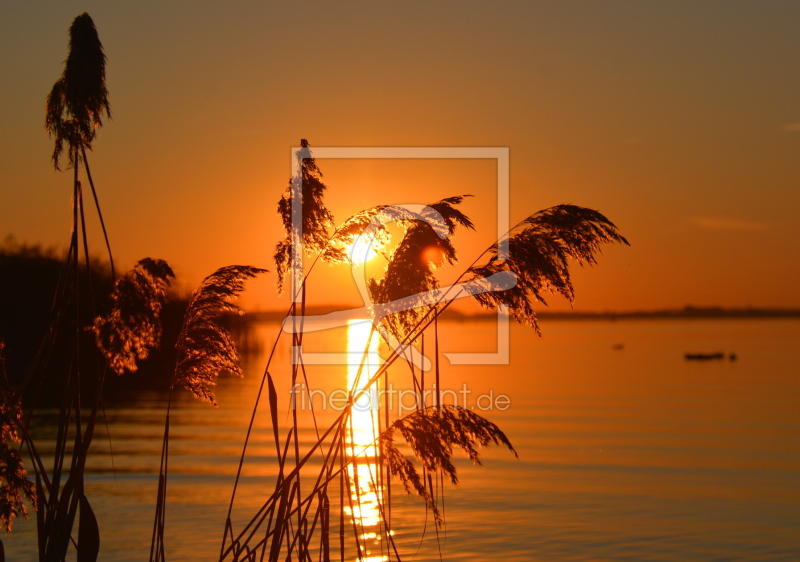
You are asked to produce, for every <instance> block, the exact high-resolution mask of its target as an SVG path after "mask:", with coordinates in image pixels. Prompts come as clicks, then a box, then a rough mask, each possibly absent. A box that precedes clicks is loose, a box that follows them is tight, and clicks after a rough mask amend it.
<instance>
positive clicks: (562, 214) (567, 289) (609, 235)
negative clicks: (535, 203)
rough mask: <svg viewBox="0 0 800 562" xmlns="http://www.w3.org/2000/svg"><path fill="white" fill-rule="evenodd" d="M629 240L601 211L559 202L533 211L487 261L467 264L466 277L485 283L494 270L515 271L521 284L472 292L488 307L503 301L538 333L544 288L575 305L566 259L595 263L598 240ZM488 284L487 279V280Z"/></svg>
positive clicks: (543, 301)
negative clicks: (538, 311)
mask: <svg viewBox="0 0 800 562" xmlns="http://www.w3.org/2000/svg"><path fill="white" fill-rule="evenodd" d="M608 242H619V243H622V244H626V245H628V241H627V240H626V239H625V238H624V237H623V236H621V235H620V234H619V233H618V232H617V227H616V226H615V225H614V223H612V222H611V221H609V220H608V219H607V218H606V217H605V216H603V215H602V214H601V213H599V212H598V211H595V210H593V209H587V208H585V207H578V206H576V205H557V206H555V207H550V208H549V209H544V210H542V211H539V212H538V213H534V214H533V215H531V216H530V217H528V218H527V219H525V220H524V221H522V222H521V223H520V224H519V225H517V226H516V227H515V228H514V229H512V231H511V232H510V233H509V234H508V236H506V237H505V238H503V239H501V240H500V241H499V244H500V246H501V248H502V249H503V250H505V252H504V253H505V254H506V255H505V256H501V255H499V254H498V251H497V248H492V249H491V250H490V251H489V254H490V257H489V260H488V261H487V262H486V263H485V264H483V265H476V266H474V267H472V268H470V269H469V272H468V273H469V277H468V281H473V282H477V283H481V282H482V281H481V280H482V279H485V278H488V277H490V276H491V275H493V274H495V273H499V272H502V271H511V272H513V273H514V274H515V275H516V279H517V284H516V285H515V286H514V287H512V288H511V289H507V290H489V291H487V292H484V293H479V294H476V295H473V296H474V297H475V299H476V300H477V301H478V302H479V303H480V304H481V305H482V306H484V307H486V308H494V307H497V306H504V307H506V308H507V310H508V313H509V314H510V315H511V316H513V317H514V318H515V319H516V320H517V321H518V322H520V323H522V324H529V325H531V326H533V328H534V329H535V330H536V332H537V333H540V332H539V326H538V322H537V320H536V314H535V312H534V310H533V301H536V302H539V303H542V304H544V305H545V306H546V305H547V302H546V301H545V299H544V293H559V294H561V295H563V296H564V297H565V298H566V299H567V300H569V302H570V304H572V302H573V300H574V298H575V293H574V290H573V287H572V281H571V278H570V273H569V262H568V259H569V258H572V259H574V260H575V261H577V262H578V264H579V265H583V264H589V265H592V264H594V263H596V257H595V256H596V255H597V254H598V253H600V250H601V248H600V245H601V244H603V243H608ZM484 283H485V281H484Z"/></svg>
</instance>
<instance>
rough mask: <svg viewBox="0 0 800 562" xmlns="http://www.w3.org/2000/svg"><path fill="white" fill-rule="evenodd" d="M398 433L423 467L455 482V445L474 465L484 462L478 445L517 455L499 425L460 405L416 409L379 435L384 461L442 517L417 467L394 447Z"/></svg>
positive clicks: (394, 473) (404, 484)
mask: <svg viewBox="0 0 800 562" xmlns="http://www.w3.org/2000/svg"><path fill="white" fill-rule="evenodd" d="M395 432H397V433H399V434H400V436H401V437H402V438H403V439H404V440H405V442H406V443H407V444H408V446H409V447H410V448H411V451H412V453H413V454H414V456H415V457H416V458H417V460H419V462H420V463H421V464H422V466H423V468H424V469H425V470H426V471H428V472H431V473H436V472H438V471H442V473H443V474H446V475H447V476H448V477H449V478H450V481H451V482H452V483H453V484H457V483H458V476H457V473H456V467H455V465H454V464H453V447H454V446H457V447H459V448H460V449H462V450H463V451H464V452H465V453H467V455H468V456H469V458H470V460H471V461H472V462H474V463H475V464H481V461H480V455H479V453H478V449H477V447H486V446H488V445H490V444H492V443H494V444H495V445H500V444H502V445H505V446H506V447H508V449H509V450H510V451H511V452H513V453H514V455H515V456H517V452H516V450H514V447H513V446H512V445H511V442H510V441H509V440H508V438H507V437H506V435H505V433H503V432H502V431H501V430H500V428H499V427H497V426H496V425H495V424H493V423H492V422H490V421H489V420H487V419H486V418H483V417H481V416H479V415H478V414H476V413H474V412H472V411H470V410H467V409H466V408H461V407H460V406H453V405H442V406H440V407H429V408H423V409H420V410H417V411H415V412H413V413H411V414H409V415H407V416H405V417H403V418H400V419H397V420H395V421H394V422H392V423H391V424H390V425H389V426H388V427H387V428H386V429H385V430H383V432H382V433H381V435H380V448H381V453H382V455H383V458H384V463H385V464H386V467H387V468H388V469H389V472H391V473H392V474H393V475H395V476H397V477H398V478H399V479H400V481H401V482H402V483H403V486H404V487H405V489H406V492H408V493H411V491H412V490H414V491H416V492H417V494H419V495H420V496H421V497H422V498H423V499H424V500H425V502H426V503H427V504H428V505H429V506H430V507H431V509H432V511H433V513H434V517H436V518H437V521H438V520H439V517H440V516H439V512H438V509H437V508H436V505H435V502H434V501H433V498H432V496H431V494H430V492H429V491H428V490H427V489H426V487H425V483H424V480H423V478H422V477H421V476H420V475H419V473H418V472H417V469H416V467H415V466H414V465H413V463H411V461H409V460H408V459H407V458H406V457H405V456H404V455H403V454H402V453H401V452H400V451H399V450H398V449H397V447H396V446H395V444H394V437H395Z"/></svg>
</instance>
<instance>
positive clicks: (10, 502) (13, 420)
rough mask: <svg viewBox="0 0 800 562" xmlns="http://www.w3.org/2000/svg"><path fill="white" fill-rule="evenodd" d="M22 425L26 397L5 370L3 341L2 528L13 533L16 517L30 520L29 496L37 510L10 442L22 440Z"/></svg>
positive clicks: (0, 412)
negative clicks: (20, 433) (27, 502)
mask: <svg viewBox="0 0 800 562" xmlns="http://www.w3.org/2000/svg"><path fill="white" fill-rule="evenodd" d="M21 424H22V400H21V398H20V397H19V396H17V395H15V393H14V391H13V389H12V388H11V385H10V384H9V382H8V377H7V376H6V369H5V343H4V342H3V341H2V340H0V528H2V529H4V530H5V533H6V535H7V534H8V533H10V532H11V527H12V524H13V519H14V517H17V516H19V515H21V516H22V517H23V519H27V517H28V510H27V508H26V507H25V503H24V500H25V499H27V500H28V501H29V502H30V503H31V505H33V507H34V509H36V492H35V488H34V486H33V483H32V482H31V481H30V480H28V478H27V476H25V474H26V471H25V468H24V467H23V466H22V457H21V456H20V454H19V451H18V450H17V449H16V448H15V447H14V446H12V444H11V443H10V442H9V441H12V442H15V443H19V442H20V438H19V434H18V433H17V428H18V427H20V426H21Z"/></svg>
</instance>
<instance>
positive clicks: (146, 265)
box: [92, 258, 175, 375]
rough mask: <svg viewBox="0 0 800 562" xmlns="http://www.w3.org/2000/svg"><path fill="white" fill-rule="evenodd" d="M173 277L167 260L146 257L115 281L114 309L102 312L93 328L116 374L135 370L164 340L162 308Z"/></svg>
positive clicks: (98, 345)
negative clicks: (162, 337) (162, 335)
mask: <svg viewBox="0 0 800 562" xmlns="http://www.w3.org/2000/svg"><path fill="white" fill-rule="evenodd" d="M170 278H172V279H174V278H175V274H174V273H173V272H172V269H171V268H170V266H169V265H168V264H167V262H165V261H164V260H158V259H151V258H145V259H143V260H139V263H137V264H136V267H134V268H133V269H132V270H131V271H129V272H128V273H127V274H126V275H124V276H123V277H120V278H119V279H118V280H117V282H116V283H115V285H114V292H113V293H112V294H111V301H112V308H111V312H110V313H109V314H108V315H106V316H98V317H97V318H96V319H95V321H94V326H93V327H92V331H93V332H94V335H95V339H96V341H97V347H98V348H99V349H100V351H101V352H102V353H103V355H104V356H105V358H106V360H107V361H108V364H109V366H110V367H111V370H112V371H114V372H115V373H116V374H118V375H121V374H122V373H124V372H125V371H129V372H131V373H132V372H135V371H136V369H137V367H136V361H137V360H142V359H146V358H147V356H148V354H149V352H150V350H151V349H155V348H157V347H158V346H159V344H160V343H161V309H162V308H163V306H164V303H165V302H166V300H167V288H168V287H169V283H170Z"/></svg>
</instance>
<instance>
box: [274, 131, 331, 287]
mask: <svg viewBox="0 0 800 562" xmlns="http://www.w3.org/2000/svg"><path fill="white" fill-rule="evenodd" d="M300 146H301V148H300V150H298V151H297V153H296V155H295V156H296V158H297V166H298V169H297V173H296V174H295V176H294V177H292V178H290V179H289V186H288V187H287V188H286V193H285V194H284V195H283V196H282V197H281V199H280V201H278V214H279V215H280V217H281V221H282V222H283V228H284V230H285V231H286V238H285V239H284V240H282V241H281V242H279V243H278V245H277V246H276V247H275V265H276V269H277V274H278V292H282V291H283V279H284V277H285V275H286V272H287V271H289V268H290V266H291V264H292V261H293V259H296V260H300V259H302V256H294V257H293V247H297V246H299V244H300V243H302V245H303V247H304V249H305V251H306V253H307V254H311V253H315V252H322V251H323V250H324V249H325V246H326V245H327V244H328V227H330V226H332V225H333V215H332V214H331V212H330V211H329V210H328V208H327V207H326V206H325V203H324V201H323V197H324V195H325V190H326V189H327V186H326V185H325V183H324V182H323V181H322V172H321V171H320V169H319V167H317V163H316V162H315V160H314V158H313V157H312V156H311V150H310V149H309V147H308V141H307V140H306V139H302V140H301V141H300ZM298 205H299V206H302V213H301V212H300V209H299V207H298Z"/></svg>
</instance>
